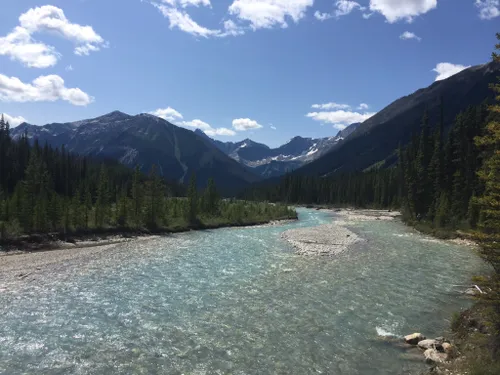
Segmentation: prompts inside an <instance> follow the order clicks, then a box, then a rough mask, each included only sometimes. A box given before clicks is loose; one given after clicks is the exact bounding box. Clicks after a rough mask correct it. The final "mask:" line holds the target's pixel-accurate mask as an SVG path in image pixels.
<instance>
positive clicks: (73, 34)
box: [0, 0, 500, 146]
mask: <svg viewBox="0 0 500 375" xmlns="http://www.w3.org/2000/svg"><path fill="white" fill-rule="evenodd" d="M1 1H2V11H1V12H0V113H4V114H5V117H6V118H7V119H8V120H9V121H10V123H11V125H12V126H16V125H18V124H19V123H21V122H23V121H27V122H29V123H31V124H36V125H43V124H46V123H53V122H69V121H77V120H81V119H87V118H93V117H97V116H100V115H103V114H106V113H108V112H111V111H114V110H120V111H122V112H125V113H128V114H132V115H135V114H139V113H152V114H155V115H157V116H159V117H162V118H165V119H167V120H169V121H170V122H172V123H174V124H176V125H179V126H183V127H186V128H188V129H191V130H194V129H196V128H200V129H202V130H204V131H205V132H206V133H207V134H208V135H210V136H212V137H214V138H216V139H219V140H223V141H239V140H242V139H245V138H251V139H253V140H254V141H257V142H262V143H266V144H268V145H270V146H278V145H280V144H283V143H286V142H287V141H288V140H289V139H291V138H292V137H294V136H297V135H300V136H304V137H314V138H317V137H327V136H332V135H335V134H337V132H338V131H339V130H340V129H343V128H345V127H346V126H348V125H349V124H351V123H354V122H361V121H363V120H366V119H367V118H369V117H370V116H372V115H373V114H375V113H376V112H377V111H380V110H381V109H383V108H384V107H385V106H387V105H388V104H390V103H391V102H393V101H394V100H396V99H398V98H399V97H401V96H405V95H408V94H411V93H412V92H414V91H415V90H417V89H419V88H422V87H426V86H429V85H430V84H432V83H433V82H434V81H435V80H439V79H445V78H447V77H449V76H450V75H453V74H455V73H458V72H459V71H461V70H463V69H465V68H466V67H468V66H473V65H478V64H483V63H486V62H488V61H490V58H491V52H492V51H493V48H494V44H495V33H496V32H500V27H499V26H500V0H358V1H351V0H339V1H337V0H120V1H119V2H117V1H116V0H52V1H50V0H47V1H38V0H1Z"/></svg>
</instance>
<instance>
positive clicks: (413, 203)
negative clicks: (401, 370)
mask: <svg viewBox="0 0 500 375" xmlns="http://www.w3.org/2000/svg"><path fill="white" fill-rule="evenodd" d="M497 38H498V40H499V41H500V33H499V34H497ZM496 49H497V51H500V44H497V45H496ZM493 60H494V63H495V64H499V63H500V55H498V54H496V53H494V54H493ZM489 87H490V88H491V89H493V92H494V94H495V95H494V97H495V102H491V101H486V102H484V103H482V104H479V105H475V106H470V107H469V108H467V109H466V110H464V111H462V112H461V113H459V114H458V116H457V117H456V118H455V120H454V121H453V123H452V125H451V129H450V130H449V131H448V132H446V131H445V124H446V120H445V116H444V113H445V112H446V104H445V103H443V101H441V103H440V104H439V107H438V108H439V111H438V112H437V115H436V114H435V115H434V116H429V113H428V112H427V111H423V113H422V120H421V124H420V131H419V132H414V133H413V134H411V135H410V141H409V142H407V143H406V144H405V143H400V145H399V148H398V150H397V152H396V154H395V155H394V159H395V161H394V163H393V164H392V165H391V166H390V167H389V168H385V167H386V165H384V163H380V164H379V165H374V166H372V168H369V169H368V170H365V171H364V172H352V173H339V172H337V173H335V174H333V175H331V176H329V177H319V176H316V177H310V176H304V175H302V176H301V175H295V174H292V175H288V176H285V177H284V178H282V179H281V181H280V183H279V184H277V185H272V184H269V185H267V186H260V187H258V188H255V189H253V190H251V191H249V192H248V193H247V194H248V195H249V196H251V197H253V198H254V199H269V200H271V201H283V202H289V203H303V204H304V203H305V204H328V205H335V206H338V205H346V206H357V207H374V208H397V209H401V211H402V213H403V216H404V218H405V220H406V221H407V222H408V223H410V224H412V225H414V226H416V227H417V228H419V229H425V230H427V231H429V230H430V231H431V232H433V233H434V234H450V233H456V231H455V230H456V229H461V230H463V231H466V232H467V233H468V235H469V237H471V238H473V239H475V240H476V241H477V242H478V243H479V245H480V252H481V255H482V256H483V258H484V259H485V261H486V262H488V263H489V264H490V265H491V266H492V268H493V271H494V272H493V273H492V274H491V275H487V277H482V278H480V279H479V282H480V283H481V286H482V288H484V290H485V291H484V292H482V291H481V295H480V296H481V298H480V299H479V300H480V302H481V304H480V305H479V306H480V307H479V309H481V310H480V311H482V316H481V318H480V319H481V321H484V322H483V323H484V324H485V326H488V327H489V328H488V329H486V331H485V332H491V333H488V334H487V335H486V336H485V337H484V338H482V339H481V340H482V341H479V339H478V338H477V337H476V338H475V339H473V340H474V341H473V345H475V346H476V347H478V348H481V349H484V348H486V349H487V350H484V351H483V352H479V355H480V356H481V359H480V360H474V361H476V362H477V364H476V365H477V366H479V367H478V368H481V369H484V371H483V372H474V373H477V374H479V373H481V374H483V373H484V374H486V373H488V374H489V373H496V372H489V369H492V368H493V366H496V367H494V368H499V366H500V365H499V364H498V362H495V361H498V360H499V359H500V77H498V78H497V83H496V84H491V85H490V86H489ZM465 321H466V322H467V320H466V319H465ZM457 324H459V323H457ZM466 324H468V323H466ZM475 324H477V322H476V323H475ZM469 328H470V327H469ZM469 328H467V327H466V328H465V330H468V329H469ZM490 328H491V330H490ZM476 331H477V329H476ZM468 350H470V348H469V349H468ZM486 352H488V353H489V354H486ZM477 354H478V353H474V354H473V355H474V356H475V357H476V356H477ZM492 359H493V362H491V360H492ZM474 363H475V362H474ZM486 370H488V371H486Z"/></svg>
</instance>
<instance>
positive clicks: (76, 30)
mask: <svg viewBox="0 0 500 375" xmlns="http://www.w3.org/2000/svg"><path fill="white" fill-rule="evenodd" d="M19 22H20V25H21V27H22V28H24V29H25V30H27V31H28V32H29V33H30V34H33V33H37V32H38V33H41V32H47V33H51V34H55V35H58V36H60V37H62V38H64V39H67V40H69V41H72V42H73V43H75V44H76V48H75V53H76V54H77V55H88V54H89V52H90V51H99V49H100V48H101V47H102V46H104V45H105V41H104V39H103V38H102V37H101V36H100V35H99V34H97V33H96V32H95V31H94V29H93V28H92V27H91V26H82V25H78V24H76V23H71V22H69V20H68V19H67V18H66V16H65V15H64V12H63V10H62V9H60V8H57V7H55V6H52V5H44V6H42V7H38V8H31V9H30V10H28V11H27V12H26V13H24V14H22V15H21V16H20V17H19Z"/></svg>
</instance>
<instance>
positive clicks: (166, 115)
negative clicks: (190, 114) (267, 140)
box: [149, 107, 236, 137]
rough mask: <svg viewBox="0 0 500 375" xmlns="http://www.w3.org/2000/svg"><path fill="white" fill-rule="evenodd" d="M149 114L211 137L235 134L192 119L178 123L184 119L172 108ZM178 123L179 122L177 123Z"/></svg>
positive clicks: (229, 130)
mask: <svg viewBox="0 0 500 375" xmlns="http://www.w3.org/2000/svg"><path fill="white" fill-rule="evenodd" d="M149 113H150V114H152V115H154V116H157V117H160V118H162V119H164V120H167V121H170V122H172V123H174V122H175V123H177V125H180V126H183V127H187V128H195V129H200V130H203V131H204V132H205V134H207V135H209V136H211V137H213V136H215V135H225V136H233V135H236V133H235V132H234V131H233V130H231V129H227V128H213V127H212V126H210V124H208V123H206V122H205V121H202V120H200V119H194V120H191V121H180V120H182V119H183V118H184V116H182V114H181V113H180V112H179V111H177V110H175V109H173V108H172V107H167V108H159V109H157V110H156V111H152V112H149ZM179 121H180V122H179Z"/></svg>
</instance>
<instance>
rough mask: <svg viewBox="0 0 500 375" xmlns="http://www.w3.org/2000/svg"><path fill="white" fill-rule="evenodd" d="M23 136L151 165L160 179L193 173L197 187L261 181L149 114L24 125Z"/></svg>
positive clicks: (201, 140) (207, 143)
mask: <svg viewBox="0 0 500 375" xmlns="http://www.w3.org/2000/svg"><path fill="white" fill-rule="evenodd" d="M24 133H26V134H27V135H28V138H29V139H31V140H34V139H38V142H39V143H40V144H44V143H45V142H47V143H48V144H50V145H52V146H55V147H61V146H63V145H64V146H65V148H66V150H68V151H70V152H74V153H78V154H80V155H86V156H91V157H95V158H103V159H116V160H119V161H120V162H121V163H123V164H125V165H127V166H130V167H135V166H136V165H138V166H139V167H140V168H141V169H142V170H143V171H144V172H146V173H147V172H148V171H149V169H150V168H151V166H152V165H153V164H154V165H156V166H157V168H158V171H159V173H160V174H161V175H162V176H164V177H165V178H167V179H169V180H175V181H178V182H180V183H184V184H186V183H188V182H189V179H190V176H191V175H192V174H196V177H197V182H198V185H199V186H200V187H203V186H206V184H207V181H208V179H209V178H210V177H213V178H214V180H215V183H216V184H217V185H218V186H220V187H221V190H223V191H224V190H226V191H232V190H234V189H238V188H241V187H244V186H246V185H248V184H250V183H252V182H256V181H258V180H259V177H258V176H257V175H256V174H254V173H253V172H251V171H250V170H248V168H247V167H245V166H243V165H241V164H240V163H238V162H237V161H235V160H233V159H231V158H230V157H228V156H227V155H226V154H225V153H223V152H222V151H220V150H219V149H218V148H217V147H215V146H214V145H213V144H212V143H211V142H210V141H208V140H207V139H205V138H203V137H200V136H199V135H197V134H195V133H194V132H192V131H190V130H187V129H184V128H181V127H178V126H175V125H172V124H171V123H169V122H168V121H165V120H163V119H161V118H159V117H156V116H153V115H149V114H140V115H137V116H130V115H127V114H125V113H122V112H119V111H115V112H112V113H109V114H107V115H104V116H101V117H97V118H94V119H89V120H83V121H77V122H71V123H63V124H57V123H56V124H48V125H44V126H36V125H30V124H27V123H23V124H21V125H19V126H18V127H16V128H14V129H13V130H12V136H13V137H14V138H17V137H20V136H21V135H22V134H24Z"/></svg>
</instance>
